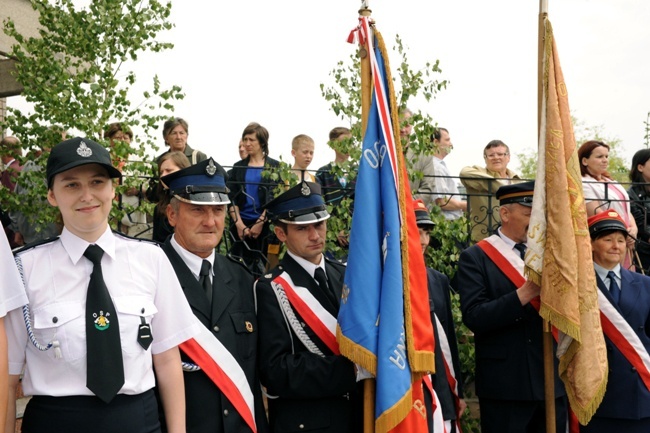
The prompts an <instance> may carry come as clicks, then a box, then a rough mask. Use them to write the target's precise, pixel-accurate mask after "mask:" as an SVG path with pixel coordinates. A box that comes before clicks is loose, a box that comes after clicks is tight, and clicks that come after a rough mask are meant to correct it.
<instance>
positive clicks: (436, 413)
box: [422, 374, 460, 433]
mask: <svg viewBox="0 0 650 433" xmlns="http://www.w3.org/2000/svg"><path fill="white" fill-rule="evenodd" d="M422 384H423V386H424V387H425V388H426V389H427V391H429V394H430V395H431V400H432V402H431V403H432V406H433V407H432V408H431V409H433V410H432V412H433V413H432V414H431V418H432V419H433V431H434V432H441V433H442V432H444V433H448V430H447V428H446V427H445V420H444V419H443V417H442V405H441V404H440V400H439V399H438V394H436V391H435V390H434V389H433V383H432V381H431V375H430V374H427V375H425V376H424V377H423V378H422ZM459 432H460V430H459Z"/></svg>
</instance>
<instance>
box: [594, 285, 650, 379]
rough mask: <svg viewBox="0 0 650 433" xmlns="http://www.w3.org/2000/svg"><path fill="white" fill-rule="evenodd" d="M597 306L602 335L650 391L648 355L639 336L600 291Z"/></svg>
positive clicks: (649, 358) (649, 362) (649, 359)
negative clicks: (621, 355) (633, 369)
mask: <svg viewBox="0 0 650 433" xmlns="http://www.w3.org/2000/svg"><path fill="white" fill-rule="evenodd" d="M598 306H599V307H600V324H601V326H602V328H603V333H604V334H605V336H607V338H609V339H610V341H611V342H612V343H613V344H614V345H615V346H616V348H617V349H618V350H619V351H620V352H621V353H622V354H623V356H624V357H625V359H627V360H628V362H629V363H630V364H632V366H633V367H634V368H635V369H636V371H637V373H638V374H639V376H640V377H641V380H642V381H643V383H644V384H645V386H646V388H648V390H650V354H648V351H647V350H646V348H645V346H644V345H643V343H642V342H641V340H640V339H639V336H638V335H637V334H636V333H635V332H634V330H633V329H632V327H631V326H630V324H629V323H628V322H627V320H625V318H624V317H623V316H621V313H619V312H618V310H617V309H616V307H615V306H614V305H612V303H611V302H610V301H609V299H607V296H605V294H604V293H603V292H602V291H601V290H598Z"/></svg>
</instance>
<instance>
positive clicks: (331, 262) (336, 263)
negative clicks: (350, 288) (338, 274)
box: [325, 257, 347, 269]
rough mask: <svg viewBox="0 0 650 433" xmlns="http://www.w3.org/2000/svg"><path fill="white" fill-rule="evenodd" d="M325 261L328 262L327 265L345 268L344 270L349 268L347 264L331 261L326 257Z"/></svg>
mask: <svg viewBox="0 0 650 433" xmlns="http://www.w3.org/2000/svg"><path fill="white" fill-rule="evenodd" d="M325 261H326V262H327V263H329V264H330V265H333V266H339V267H341V268H343V269H345V268H347V264H345V263H341V262H340V261H338V260H333V259H330V258H329V257H325Z"/></svg>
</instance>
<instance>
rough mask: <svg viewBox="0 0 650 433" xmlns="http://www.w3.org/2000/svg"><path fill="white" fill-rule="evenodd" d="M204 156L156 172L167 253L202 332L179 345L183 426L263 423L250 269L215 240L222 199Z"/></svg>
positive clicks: (216, 428) (212, 432)
mask: <svg viewBox="0 0 650 433" xmlns="http://www.w3.org/2000/svg"><path fill="white" fill-rule="evenodd" d="M224 178H225V171H224V170H223V168H222V167H221V166H220V165H219V164H217V163H216V162H215V161H214V160H213V159H212V158H210V159H208V160H205V161H203V162H200V163H198V164H196V165H193V166H191V167H188V168H185V169H183V170H180V171H177V172H175V173H172V174H169V175H167V176H165V177H163V178H162V179H161V180H162V182H164V183H165V185H168V186H169V190H168V193H169V194H171V201H170V204H169V205H168V207H167V217H168V219H169V222H170V224H171V225H172V226H173V227H174V229H175V231H174V234H173V235H171V236H170V237H169V238H167V240H166V241H165V243H164V245H163V246H162V248H163V250H164V251H165V253H166V254H167V256H168V257H169V260H170V261H171V263H172V265H173V267H174V270H175V271H176V275H177V276H178V279H179V281H180V283H181V286H182V287H183V292H184V293H185V296H186V297H187V300H188V301H189V304H190V306H191V307H192V311H193V312H194V315H195V316H196V318H197V320H198V321H200V323H201V324H202V325H203V326H201V329H202V333H201V334H200V335H199V336H198V337H196V338H194V339H193V340H190V341H189V342H186V343H185V344H184V345H183V346H182V347H181V354H182V358H183V361H185V364H184V379H185V399H186V407H187V417H186V418H187V423H186V424H187V431H188V433H218V432H250V431H254V429H257V431H258V432H266V431H268V424H267V421H266V414H265V411H264V406H263V403H262V396H261V386H260V384H259V380H258V377H257V371H256V352H257V350H256V349H257V337H258V328H257V321H256V318H255V301H254V295H253V277H252V276H251V274H250V273H249V272H248V269H246V267H245V266H244V265H243V264H241V263H239V262H237V261H235V260H233V259H231V258H229V257H226V256H223V255H220V254H216V253H215V248H216V246H217V245H218V244H219V242H220V241H221V237H222V235H223V230H224V225H225V217H226V205H227V204H228V203H230V200H229V199H228V194H227V193H228V191H227V188H226V184H225V179H224Z"/></svg>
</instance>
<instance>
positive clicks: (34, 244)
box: [12, 236, 59, 256]
mask: <svg viewBox="0 0 650 433" xmlns="http://www.w3.org/2000/svg"><path fill="white" fill-rule="evenodd" d="M58 239H59V237H58V236H54V237H51V238H47V239H43V240H40V241H36V242H32V243H29V244H27V245H24V246H22V247H19V248H15V249H13V250H12V253H13V254H14V256H17V255H18V254H21V253H24V252H25V251H28V250H31V249H34V248H36V247H40V246H41V245H45V244H49V243H52V242H54V241H56V240H58Z"/></svg>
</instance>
